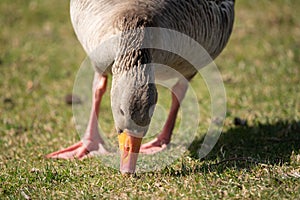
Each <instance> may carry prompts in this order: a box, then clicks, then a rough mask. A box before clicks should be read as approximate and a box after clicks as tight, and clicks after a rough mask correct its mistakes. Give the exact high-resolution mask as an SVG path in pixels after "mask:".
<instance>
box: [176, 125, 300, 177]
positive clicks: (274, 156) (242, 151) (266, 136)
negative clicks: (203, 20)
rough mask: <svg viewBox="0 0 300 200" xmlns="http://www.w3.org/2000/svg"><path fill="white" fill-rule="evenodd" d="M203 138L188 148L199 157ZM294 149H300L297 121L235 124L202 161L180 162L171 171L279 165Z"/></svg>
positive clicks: (188, 171)
mask: <svg viewBox="0 0 300 200" xmlns="http://www.w3.org/2000/svg"><path fill="white" fill-rule="evenodd" d="M203 140H204V138H198V139H196V140H195V141H194V142H193V143H192V144H191V146H190V148H189V150H190V154H191V157H192V158H194V159H199V157H198V150H199V148H200V147H201V144H202V143H203ZM293 151H294V152H295V153H297V152H299V151H300V122H298V121H293V122H288V121H278V122H277V123H274V124H268V123H267V124H257V125H255V126H235V127H233V128H231V129H229V130H228V131H226V132H223V133H222V135H221V136H220V138H219V140H218V142H217V144H216V145H215V147H214V148H213V150H212V151H211V152H210V153H209V154H208V155H207V156H206V157H205V158H203V159H202V161H205V162H204V164H201V165H198V166H197V167H195V168H193V169H186V167H185V166H183V167H182V169H181V170H180V172H178V171H177V172H174V173H171V174H173V175H176V174H180V175H189V174H191V173H196V172H200V173H203V172H206V171H211V170H213V171H215V170H217V171H220V172H221V171H224V170H225V169H228V168H233V169H251V168H253V167H255V166H257V165H260V164H267V165H282V164H284V163H290V158H291V155H292V152H293ZM183 163H184V162H183ZM183 165H184V164H183Z"/></svg>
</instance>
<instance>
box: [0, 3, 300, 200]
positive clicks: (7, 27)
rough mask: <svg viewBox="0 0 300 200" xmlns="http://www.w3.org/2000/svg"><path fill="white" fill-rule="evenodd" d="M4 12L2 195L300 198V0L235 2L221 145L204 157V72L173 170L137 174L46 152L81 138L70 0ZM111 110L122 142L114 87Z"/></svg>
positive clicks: (0, 52)
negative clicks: (191, 130) (191, 127)
mask: <svg viewBox="0 0 300 200" xmlns="http://www.w3.org/2000/svg"><path fill="white" fill-rule="evenodd" d="M0 12H1V15H0V26H1V29H0V94H1V95H0V152H1V154H0V199H93V198H96V199H100V198H112V199H140V198H145V199H150V198H152V199H221V198H222V199H223V198H224V199H240V198H244V199H257V198H260V199H299V198H300V4H299V2H298V1H297V0H272V1H271V0H264V1H260V0H252V1H247V0H237V2H236V21H235V26H234V30H233V34H232V37H231V39H230V41H229V43H228V45H227V47H226V49H225V50H224V51H223V53H222V54H221V55H220V56H219V57H218V58H217V60H216V64H217V66H218V67H219V70H220V72H221V74H222V77H223V80H224V84H225V88H226V94H227V117H226V120H225V125H224V128H223V132H222V135H221V137H220V139H219V140H218V142H217V144H216V146H215V147H214V149H213V150H212V151H211V152H210V154H208V156H206V157H204V158H202V159H199V157H198V154H197V150H198V149H199V148H200V146H201V144H202V141H203V138H204V135H205V131H206V129H207V126H208V123H209V120H208V119H209V103H210V100H209V94H208V92H207V90H206V89H205V87H203V86H205V85H204V83H203V80H202V79H201V77H200V76H197V77H196V79H195V80H194V81H193V82H192V85H193V87H194V89H195V88H196V89H197V96H199V98H198V100H199V106H200V107H201V109H202V110H203V112H202V113H201V119H200V122H201V123H200V125H199V128H198V131H197V135H196V137H195V140H194V142H193V143H192V144H191V146H190V147H189V149H188V150H187V151H186V152H185V153H184V154H183V155H182V156H181V157H180V158H178V159H177V160H175V161H174V162H172V163H171V164H170V165H168V166H167V167H164V168H163V169H161V170H159V171H153V172H148V173H139V174H137V176H135V177H128V178H124V177H122V176H121V174H120V173H119V172H118V170H116V169H113V168H110V167H108V166H106V165H105V164H104V163H103V162H102V161H101V160H100V159H97V158H94V159H85V160H83V161H77V160H75V161H64V160H48V159H45V158H44V155H45V154H47V153H50V152H52V151H54V150H57V149H60V148H62V147H66V146H68V145H71V144H72V143H74V142H76V141H78V140H79V136H78V134H77V132H76V128H75V124H74V120H73V112H72V107H71V106H70V105H68V104H66V102H65V96H66V95H68V94H71V93H72V90H73V84H74V81H75V77H76V73H77V70H78V69H79V66H80V64H81V62H82V61H83V60H84V59H85V56H86V55H85V53H84V51H83V49H82V47H81V46H80V44H79V42H78V41H77V39H76V36H75V34H74V32H73V29H72V26H71V23H70V19H69V2H68V1H61V0H51V1H44V0H14V1H11V0H1V3H0ZM108 93H109V92H108ZM168 95H169V94H168V93H166V94H165V93H163V92H162V93H161V98H162V100H161V101H162V102H167V101H165V100H164V99H168V97H169V96H168ZM168 103H169V102H167V103H166V104H168ZM101 109H102V111H104V112H102V113H103V114H101V120H100V122H99V123H100V124H101V127H102V129H103V131H104V132H106V133H107V134H108V135H107V137H109V138H112V140H114V139H115V140H117V138H116V137H114V136H116V132H115V130H114V126H113V120H112V115H111V111H110V99H109V94H108V95H106V96H105V97H104V100H103V104H102V107H101ZM175 136H176V135H175Z"/></svg>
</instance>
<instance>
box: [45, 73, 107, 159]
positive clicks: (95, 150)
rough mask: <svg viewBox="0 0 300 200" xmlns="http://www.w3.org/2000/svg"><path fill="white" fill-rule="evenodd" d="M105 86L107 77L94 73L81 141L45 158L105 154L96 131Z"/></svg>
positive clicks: (102, 142)
mask: <svg viewBox="0 0 300 200" xmlns="http://www.w3.org/2000/svg"><path fill="white" fill-rule="evenodd" d="M106 85H107V76H104V75H100V74H97V73H96V74H95V77H94V83H93V93H94V96H93V103H92V110H91V114H90V119H89V123H88V127H87V129H86V132H85V135H84V137H83V138H82V140H81V141H79V142H77V143H76V144H74V145H72V146H70V147H68V148H65V149H62V150H59V151H56V152H53V153H51V154H48V155H47V156H46V157H47V158H62V159H72V158H78V159H82V158H85V157H88V156H92V155H95V154H104V153H107V151H106V150H105V148H104V147H103V145H104V141H103V140H102V138H101V137H100V135H99V130H98V116H99V109H100V103H101V99H102V96H103V94H104V93H105V91H106Z"/></svg>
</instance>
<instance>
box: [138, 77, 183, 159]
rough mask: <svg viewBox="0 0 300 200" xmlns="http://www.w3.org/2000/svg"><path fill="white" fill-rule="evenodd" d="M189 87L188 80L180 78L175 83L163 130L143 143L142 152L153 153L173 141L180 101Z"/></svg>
mask: <svg viewBox="0 0 300 200" xmlns="http://www.w3.org/2000/svg"><path fill="white" fill-rule="evenodd" d="M187 88H188V82H187V81H186V80H180V81H178V82H177V83H176V84H175V85H174V87H173V88H172V105H171V109H170V113H169V115H168V119H167V121H166V123H165V125H164V127H163V130H162V132H161V133H160V134H159V135H158V136H157V137H156V138H155V139H154V140H152V141H150V142H148V143H146V144H143V145H142V146H141V148H140V153H144V154H153V153H157V152H159V151H162V150H164V149H165V148H167V145H168V144H169V143H170V141H171V136H172V131H173V129H174V126H175V122H176V117H177V113H178V110H179V107H180V103H181V101H182V100H183V98H184V96H185V93H186V91H187Z"/></svg>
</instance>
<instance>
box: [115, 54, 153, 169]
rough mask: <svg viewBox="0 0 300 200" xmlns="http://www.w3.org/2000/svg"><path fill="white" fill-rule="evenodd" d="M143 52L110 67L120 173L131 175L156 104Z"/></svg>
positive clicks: (116, 62)
mask: <svg viewBox="0 0 300 200" xmlns="http://www.w3.org/2000/svg"><path fill="white" fill-rule="evenodd" d="M148 61H149V60H148V51H147V50H133V51H131V52H129V53H126V55H123V56H120V58H119V59H118V60H116V61H115V63H114V66H113V67H112V73H113V79H112V89H111V106H112V113H113V117H114V123H115V127H116V129H117V131H118V133H119V147H120V152H121V161H120V171H121V173H122V174H124V173H134V172H135V167H136V161H137V157H138V153H139V149H140V145H141V141H142V138H143V137H144V136H145V134H146V132H147V131H148V127H149V124H150V121H151V117H152V114H153V112H154V108H155V104H156V101H157V91H156V87H155V84H154V70H153V67H152V66H151V65H148V64H146V63H147V62H148Z"/></svg>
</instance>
